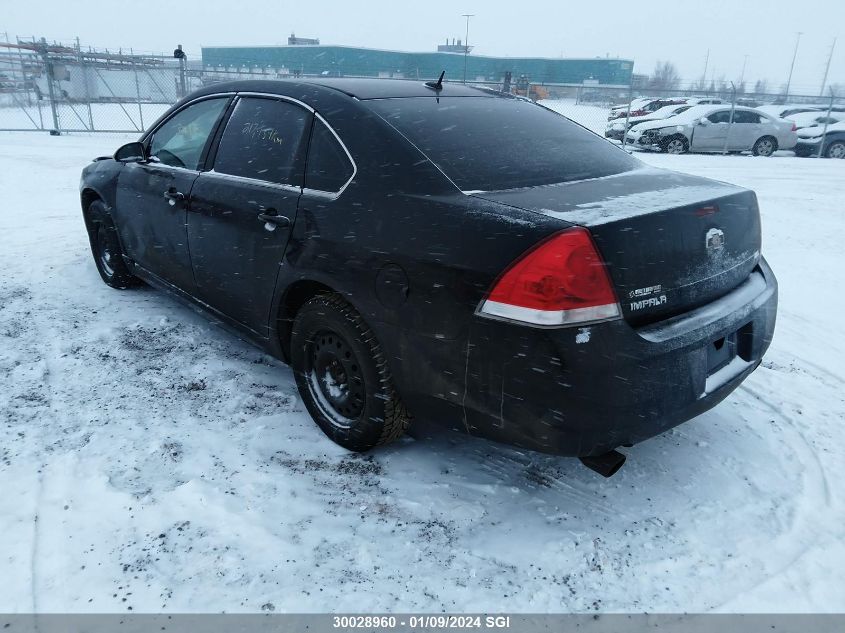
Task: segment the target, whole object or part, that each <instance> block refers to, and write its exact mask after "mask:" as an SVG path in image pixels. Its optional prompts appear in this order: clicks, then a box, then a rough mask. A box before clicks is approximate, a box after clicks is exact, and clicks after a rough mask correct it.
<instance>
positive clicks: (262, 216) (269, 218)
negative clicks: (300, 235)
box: [258, 209, 290, 227]
mask: <svg viewBox="0 0 845 633" xmlns="http://www.w3.org/2000/svg"><path fill="white" fill-rule="evenodd" d="M258 219H259V220H261V221H262V222H264V223H265V224H267V223H268V222H269V223H270V224H275V225H276V226H281V227H285V226H290V218H289V217H287V216H286V215H279V214H278V213H276V212H275V211H274V210H273V209H267V210H266V211H264V212H262V213H259V214H258Z"/></svg>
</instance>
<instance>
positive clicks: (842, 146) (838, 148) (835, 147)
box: [824, 141, 845, 158]
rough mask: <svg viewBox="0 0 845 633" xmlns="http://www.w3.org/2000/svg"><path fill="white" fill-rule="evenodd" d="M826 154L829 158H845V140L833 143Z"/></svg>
mask: <svg viewBox="0 0 845 633" xmlns="http://www.w3.org/2000/svg"><path fill="white" fill-rule="evenodd" d="M824 155H825V156H827V157H828V158H845V141H835V142H833V143H831V144H830V145H829V146H828V148H827V151H826V152H825V153H824Z"/></svg>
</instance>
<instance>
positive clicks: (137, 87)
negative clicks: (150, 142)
mask: <svg viewBox="0 0 845 633" xmlns="http://www.w3.org/2000/svg"><path fill="white" fill-rule="evenodd" d="M129 54H130V55H132V74H133V75H135V95H136V96H137V97H138V117H139V118H140V119H141V131H143V130H144V109H143V108H142V107H141V84H140V83H138V66H136V65H135V53H134V52H133V51H132V50H131V49H130V50H129Z"/></svg>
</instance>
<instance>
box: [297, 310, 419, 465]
mask: <svg viewBox="0 0 845 633" xmlns="http://www.w3.org/2000/svg"><path fill="white" fill-rule="evenodd" d="M291 365H292V366H293V371H294V375H295V376H296V385H297V387H298V388H299V394H300V395H301V396H302V399H303V401H304V402H305V406H306V408H307V409H308V412H309V413H310V414H311V417H312V418H314V421H315V422H316V423H317V425H318V426H319V427H320V428H321V429H322V430H323V432H324V433H325V434H326V435H328V436H329V437H330V438H331V439H332V440H334V441H335V442H336V443H337V444H340V445H341V446H343V447H344V448H347V449H349V450H352V451H366V450H369V449H371V448H374V447H376V446H379V445H381V444H386V443H388V442H391V441H393V440H395V439H397V438H399V437H400V436H401V435H402V434H403V433H404V432H405V430H406V429H407V428H408V424H409V422H410V416H409V415H408V413H407V411H406V410H405V406H404V404H403V403H402V401H401V399H400V398H399V395H398V394H397V392H396V389H395V387H394V385H393V380H392V379H391V375H390V370H389V369H388V367H387V362H386V361H385V358H384V353H383V352H382V350H381V347H380V345H379V344H378V341H377V340H376V337H375V335H374V334H373V332H372V331H371V330H370V329H369V327H367V325H366V323H364V320H363V319H362V318H361V315H359V314H358V313H357V312H356V311H355V309H354V308H352V306H350V305H349V304H348V303H347V302H346V301H344V300H343V299H342V298H341V297H340V296H338V295H334V294H327V295H319V296H317V297H314V298H313V299H311V300H309V301H308V302H306V303H305V305H304V306H302V308H301V309H300V310H299V312H298V313H297V315H296V318H295V319H294V322H293V332H292V334H291Z"/></svg>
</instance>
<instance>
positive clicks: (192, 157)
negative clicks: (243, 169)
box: [150, 98, 229, 169]
mask: <svg viewBox="0 0 845 633" xmlns="http://www.w3.org/2000/svg"><path fill="white" fill-rule="evenodd" d="M228 102H229V99H228V98H220V99H206V100H204V101H200V102H198V103H195V104H193V105H189V106H188V107H187V108H184V109H182V110H180V111H179V112H177V113H176V114H175V115H173V116H172V117H171V118H169V119H168V120H167V121H165V122H164V124H162V126H161V127H159V128H158V129H157V130H156V131H155V132H154V133H153V136H152V139H151V141H150V156H153V157H155V158H157V159H158V161H159V162H160V163H163V164H165V165H170V166H171V167H183V168H185V169H199V162H200V158H201V157H202V151H203V149H204V148H205V144H206V142H207V141H208V137H209V136H211V133H212V131H214V126H215V125H216V124H217V120H218V119H219V118H220V115H221V114H222V113H223V110H224V109H225V108H226V104H227V103H228Z"/></svg>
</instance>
